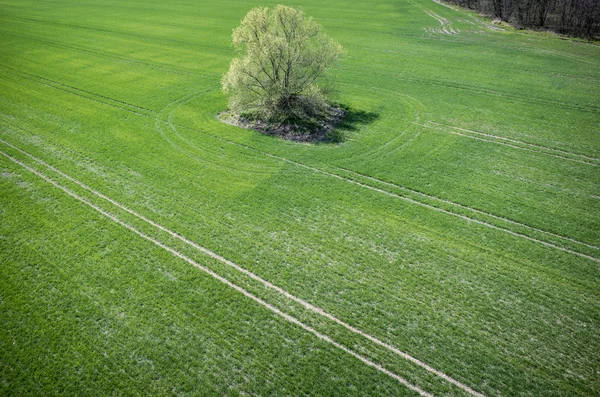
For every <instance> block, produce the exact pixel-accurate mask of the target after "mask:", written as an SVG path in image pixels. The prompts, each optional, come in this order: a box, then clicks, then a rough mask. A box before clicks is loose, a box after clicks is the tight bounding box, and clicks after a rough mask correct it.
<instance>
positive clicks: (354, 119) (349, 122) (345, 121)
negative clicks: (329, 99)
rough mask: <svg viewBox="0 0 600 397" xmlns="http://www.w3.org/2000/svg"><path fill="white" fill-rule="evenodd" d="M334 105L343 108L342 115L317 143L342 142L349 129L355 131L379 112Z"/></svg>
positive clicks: (372, 119) (373, 119)
mask: <svg viewBox="0 0 600 397" xmlns="http://www.w3.org/2000/svg"><path fill="white" fill-rule="evenodd" d="M336 107H338V108H341V109H343V110H344V117H342V119H341V120H339V121H338V122H337V123H336V125H335V127H334V128H333V130H331V131H329V132H328V133H327V134H325V136H324V137H323V139H321V141H320V142H319V143H342V142H344V141H345V140H346V139H347V137H346V133H347V132H349V131H357V130H358V128H359V127H360V126H361V125H367V124H371V123H373V122H374V121H375V120H377V119H378V118H379V113H375V112H367V111H364V110H358V109H352V108H350V107H348V106H345V105H341V104H336Z"/></svg>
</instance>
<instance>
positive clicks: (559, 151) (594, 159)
mask: <svg viewBox="0 0 600 397" xmlns="http://www.w3.org/2000/svg"><path fill="white" fill-rule="evenodd" d="M426 123H429V124H434V125H435V126H437V127H438V128H439V127H445V128H452V129H455V130H459V131H464V132H469V133H471V134H476V135H480V136H483V137H486V138H491V139H500V140H503V141H507V142H512V143H516V144H520V145H526V146H531V147H533V148H536V149H541V150H548V151H551V152H556V153H562V154H566V155H571V156H575V157H581V158H583V159H587V160H591V161H599V162H600V159H599V158H597V157H592V156H586V155H585V154H580V153H574V152H570V151H568V150H562V149H556V148H552V147H548V146H543V145H538V144H535V143H529V142H524V141H520V140H518V139H512V138H506V137H503V136H498V135H493V134H487V133H485V132H479V131H473V130H468V129H466V128H460V127H455V126H452V125H447V124H441V123H437V122H435V121H427V122H426ZM421 127H426V128H435V127H431V126H427V125H421ZM490 142H492V141H490ZM540 153H541V152H540ZM544 154H549V153H544ZM557 157H559V158H564V159H566V160H573V161H579V162H583V163H584V164H591V165H600V164H592V163H588V162H584V161H583V160H576V159H571V158H568V157H562V156H557Z"/></svg>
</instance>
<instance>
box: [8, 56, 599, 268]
mask: <svg viewBox="0 0 600 397" xmlns="http://www.w3.org/2000/svg"><path fill="white" fill-rule="evenodd" d="M11 69H12V68H11ZM14 74H15V75H18V74H17V73H14ZM30 75H31V74H30ZM31 76H35V75H31ZM30 80H32V81H34V82H35V80H33V79H30ZM46 80H48V81H49V82H52V80H49V79H46ZM37 83H38V84H42V85H46V84H44V83H41V82H37ZM57 84H62V83H57ZM48 86H49V87H51V88H57V89H60V88H59V87H54V86H51V85H48ZM65 86H66V87H71V86H68V85H65ZM71 88H72V89H74V90H78V89H77V88H75V87H71ZM63 91H65V92H67V93H71V94H74V95H77V96H80V97H82V98H85V99H88V100H91V101H94V102H98V103H101V104H105V105H109V106H113V107H116V108H120V107H119V105H118V104H119V103H121V104H124V105H125V106H127V107H132V108H134V109H135V108H137V109H143V110H148V111H149V112H150V113H151V114H146V113H139V112H136V111H134V110H132V109H129V108H127V107H123V108H120V109H121V110H125V111H129V112H132V113H135V114H137V115H140V116H146V117H155V121H156V120H157V119H159V120H162V119H160V118H159V115H160V114H161V113H162V111H161V112H156V111H154V110H150V109H145V108H140V107H138V106H135V105H131V104H128V103H126V102H122V101H118V100H113V99H111V98H108V97H104V96H102V95H97V94H93V93H90V92H87V91H82V92H86V93H88V94H90V95H95V96H98V97H100V98H103V99H106V100H111V101H114V102H116V103H106V102H103V101H102V100H98V99H94V98H90V97H87V96H86V95H82V94H81V93H77V92H71V91H69V90H66V89H64V90H63ZM79 91H81V90H79ZM188 95H190V94H187V95H185V96H184V97H186V98H187V96H188ZM182 98H183V97H182ZM182 98H179V99H182ZM191 99H193V98H190V99H188V100H191ZM176 102H177V100H175V101H173V102H172V103H171V104H169V105H167V106H171V105H172V104H173V103H176ZM163 110H164V109H163ZM162 121H163V122H164V121H165V120H162ZM171 125H172V126H176V127H180V128H184V129H187V130H190V131H194V132H198V133H201V134H203V135H206V136H209V137H211V138H213V139H216V140H219V141H222V142H225V143H227V144H230V145H233V146H238V147H241V148H244V149H247V150H249V151H252V152H255V153H259V154H261V155H264V156H267V157H271V158H276V159H278V160H280V161H284V162H287V163H289V164H294V165H296V166H299V167H303V168H305V169H309V170H312V171H314V172H317V173H321V174H324V175H328V176H331V177H333V178H337V179H340V180H343V181H346V182H348V183H351V184H354V185H357V186H360V187H363V188H366V189H369V190H372V191H376V192H379V193H383V194H386V195H388V196H391V197H395V198H398V199H401V200H404V201H407V202H410V203H413V204H417V205H420V206H423V207H426V208H429V209H432V210H435V211H439V212H442V213H446V214H448V215H452V216H455V217H458V218H461V219H463V220H465V221H467V222H469V221H472V222H475V223H478V224H480V225H483V226H487V227H489V228H492V229H496V230H500V231H504V232H506V233H508V234H511V235H513V236H516V237H521V238H524V239H527V240H529V241H532V242H536V243H539V244H542V245H544V246H547V247H550V248H554V249H557V250H560V251H563V252H567V253H570V254H573V255H577V256H580V257H582V258H586V259H590V260H592V261H594V262H600V259H598V258H596V257H593V256H590V255H586V254H584V253H581V252H578V251H574V250H571V249H568V248H564V247H561V246H558V245H556V244H553V243H549V242H547V241H543V240H539V239H536V238H534V237H530V236H528V235H526V234H522V233H518V232H515V231H513V230H510V229H507V228H503V227H500V226H496V225H494V224H491V223H489V222H485V221H481V220H478V219H475V218H471V217H468V216H465V215H461V214H457V213H455V212H452V211H448V210H445V209H442V208H439V207H436V206H433V205H430V204H427V203H423V202H420V201H418V200H415V199H411V198H409V197H405V196H402V195H400V194H396V193H392V192H390V191H387V190H384V189H381V188H376V187H373V186H371V185H367V184H365V183H361V182H358V181H356V180H354V179H352V178H347V177H344V176H341V175H338V174H335V173H333V172H329V171H325V170H323V169H320V168H317V167H314V166H309V165H306V164H304V163H300V162H297V161H294V160H290V159H288V158H286V157H283V156H278V155H275V154H272V153H270V152H266V151H263V150H260V149H257V148H255V147H252V146H249V145H245V144H242V143H238V142H235V141H231V140H229V139H226V138H223V137H221V136H218V135H213V134H210V133H208V132H205V131H202V130H198V129H196V128H191V127H188V126H185V125H181V124H178V123H173V122H171ZM161 136H162V133H161ZM415 192H417V191H415ZM419 193H420V192H419ZM432 197H434V196H432ZM437 199H439V198H437ZM439 200H441V199H439ZM455 204H458V203H455ZM463 207H466V208H469V209H471V210H476V209H474V208H471V207H468V206H463ZM497 217H498V216H497ZM498 218H502V219H504V220H506V221H508V222H511V221H512V220H510V219H507V218H503V217H498ZM513 222H514V221H513ZM522 225H523V226H524V227H526V228H533V227H532V226H528V225H525V224H522ZM539 231H540V232H543V233H550V232H546V231H542V230H541V229H539ZM571 240H572V241H574V242H576V243H578V244H581V245H586V243H584V242H581V241H578V240H575V239H571Z"/></svg>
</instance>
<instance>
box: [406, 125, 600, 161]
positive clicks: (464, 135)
mask: <svg viewBox="0 0 600 397" xmlns="http://www.w3.org/2000/svg"><path fill="white" fill-rule="evenodd" d="M416 125H418V126H420V127H423V128H429V129H435V130H437V131H440V132H445V133H447V134H452V135H458V136H462V137H465V138H469V139H475V140H477V141H482V142H488V143H495V144H497V145H502V146H506V147H509V148H513V149H519V150H526V151H528V152H533V153H539V154H543V155H545V156H550V157H554V158H558V159H561V160H569V161H574V162H576V163H580V164H587V165H591V166H594V167H599V166H600V164H596V163H590V162H589V161H584V160H578V159H573V158H570V157H565V156H560V155H558V154H552V153H546V152H544V151H542V150H535V149H531V148H527V147H523V146H517V145H512V144H510V143H505V142H498V141H495V140H494V139H503V138H501V137H497V138H492V139H485V138H481V137H477V136H473V135H469V134H463V133H460V132H456V131H449V130H445V129H442V128H440V127H435V126H434V127H432V126H429V125H425V124H416ZM450 128H456V127H450ZM474 133H475V132H474ZM523 144H525V143H523ZM525 145H526V144H525Z"/></svg>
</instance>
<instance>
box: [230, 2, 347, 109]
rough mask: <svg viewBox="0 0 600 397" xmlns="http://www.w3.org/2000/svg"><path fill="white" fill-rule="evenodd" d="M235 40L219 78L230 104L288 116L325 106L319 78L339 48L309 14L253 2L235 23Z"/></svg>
mask: <svg viewBox="0 0 600 397" xmlns="http://www.w3.org/2000/svg"><path fill="white" fill-rule="evenodd" d="M233 44H234V46H235V48H236V51H237V52H238V54H239V56H238V57H236V58H234V59H233V61H232V62H231V65H230V68H229V71H228V72H227V74H225V76H223V78H222V80H221V84H222V87H223V90H224V92H225V93H226V94H227V95H228V96H229V108H230V110H232V111H234V112H237V113H250V114H254V115H256V116H258V117H261V118H263V119H265V120H271V121H286V120H298V119H300V120H302V119H303V118H310V117H315V116H318V115H319V114H321V113H322V112H324V111H325V109H327V102H326V98H325V95H324V92H323V90H322V89H321V88H320V87H319V86H318V83H319V81H320V80H321V79H322V78H323V77H324V76H325V72H326V70H327V68H328V67H329V66H331V65H332V64H333V63H334V62H335V61H337V60H338V59H340V57H341V56H342V54H343V48H342V46H341V45H340V44H338V43H337V42H335V41H334V40H332V39H331V38H330V37H329V36H327V35H326V34H325V33H324V32H323V29H322V28H321V26H320V25H319V24H317V23H316V22H315V21H314V20H313V18H312V17H306V16H305V14H304V13H303V12H302V11H300V10H297V9H294V8H290V7H287V6H283V5H278V6H276V7H275V8H274V9H269V8H266V7H264V8H262V7H259V8H254V9H252V10H250V11H249V12H248V14H247V15H246V16H245V18H244V19H243V20H242V23H241V25H240V26H239V27H237V28H236V29H234V31H233Z"/></svg>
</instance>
